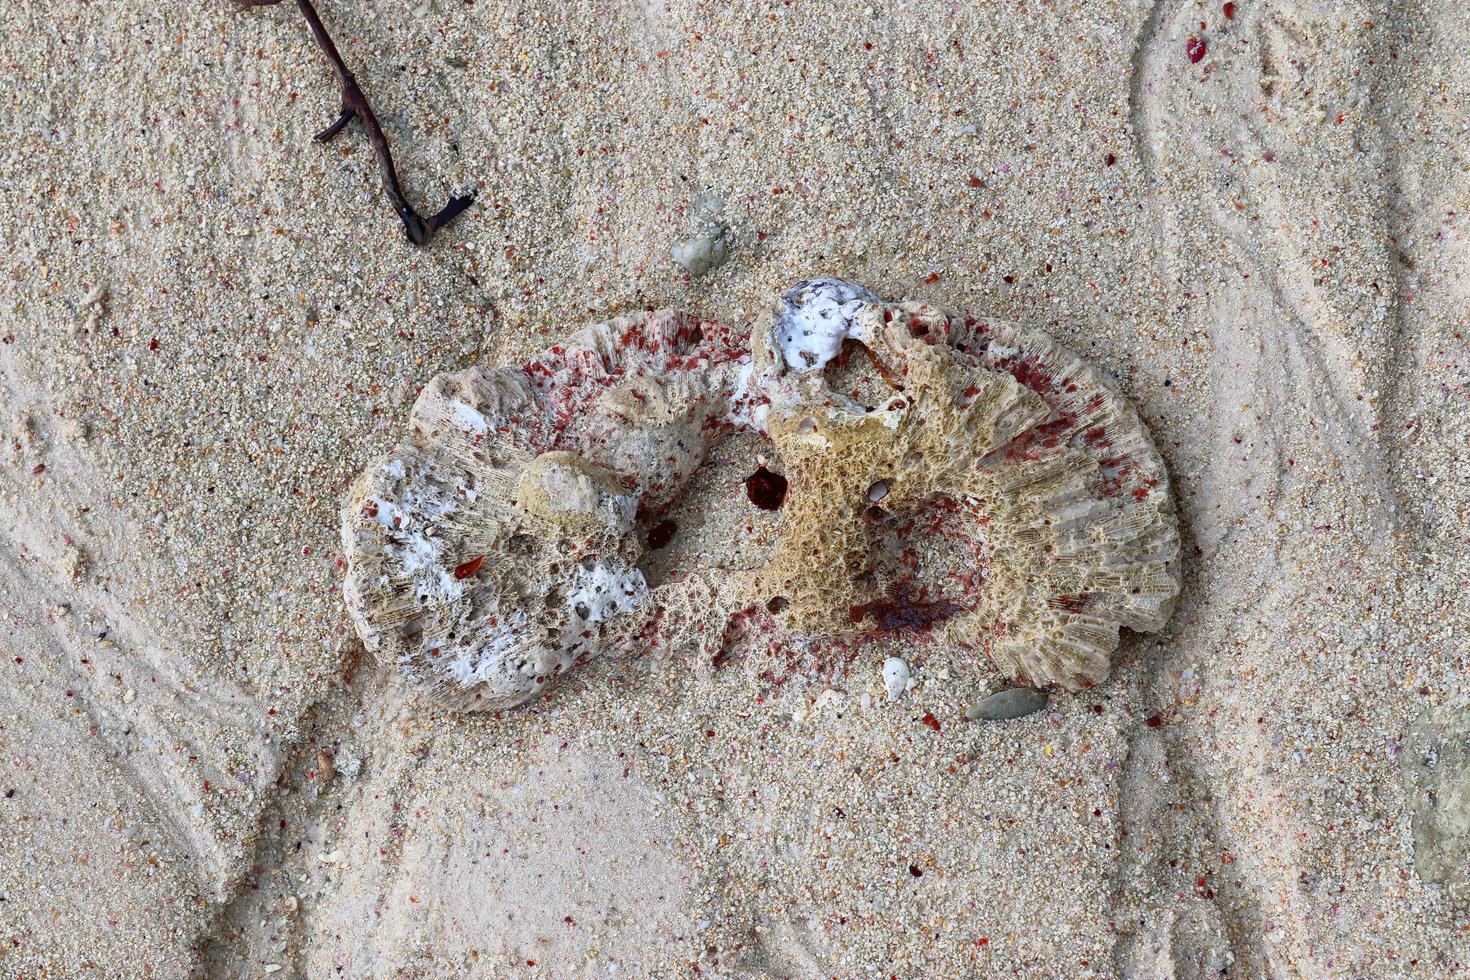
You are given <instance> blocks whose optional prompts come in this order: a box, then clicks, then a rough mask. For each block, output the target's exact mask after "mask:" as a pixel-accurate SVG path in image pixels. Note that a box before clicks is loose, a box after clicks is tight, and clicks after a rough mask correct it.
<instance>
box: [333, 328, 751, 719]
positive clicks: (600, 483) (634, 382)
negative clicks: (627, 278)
mask: <svg viewBox="0 0 1470 980" xmlns="http://www.w3.org/2000/svg"><path fill="white" fill-rule="evenodd" d="M743 346H744V345H743V343H741V344H732V343H730V338H729V336H728V334H726V333H724V332H723V331H721V330H720V328H718V327H717V326H716V325H714V324H707V323H702V322H701V321H698V320H696V319H694V318H692V317H688V316H685V315H684V314H681V313H674V312H668V311H665V312H660V313H652V314H645V315H640V316H636V317H628V318H622V319H618V320H613V321H610V322H608V323H602V324H596V325H594V326H591V327H587V328H584V329H583V330H581V331H579V332H578V333H576V334H574V335H573V336H572V337H571V338H569V339H568V340H567V341H566V342H565V343H563V344H559V345H557V346H556V347H553V348H552V349H551V350H549V351H547V352H545V353H544V354H542V355H541V356H539V357H538V358H536V359H534V360H533V361H531V362H529V363H527V364H525V365H519V366H505V367H498V368H490V369H486V368H481V367H474V368H470V369H469V370H466V371H461V372H458V373H455V374H447V375H441V376H439V377H437V378H435V379H434V381H433V382H432V383H430V384H429V385H428V386H427V387H426V388H425V390H424V392H423V394H422V395H421V396H420V397H419V399H418V402H417V403H416V404H415V406H414V410H413V414H412V417H411V418H410V420H409V427H408V436H407V438H406V439H405V440H404V442H403V443H401V444H400V445H398V446H397V447H395V448H394V449H393V450H392V451H391V452H390V453H388V454H387V455H386V456H385V457H383V458H382V459H380V460H378V461H376V462H375V463H374V464H372V465H371V466H369V467H368V469H367V471H366V472H364V473H363V475H362V476H361V477H359V478H358V480H357V481H356V483H354V485H353V487H352V490H351V492H350V494H349V497H348V500H347V503H346V505H345V507H344V509H343V529H342V535H343V544H344V549H345V552H346V554H347V556H348V571H347V579H346V582H345V583H344V586H343V591H344V595H345V597H346V600H347V608H348V612H349V614H350V615H351V617H352V620H353V623H354V625H355V626H356V628H357V630H358V632H359V634H360V635H361V636H362V638H363V641H364V644H365V645H366V646H367V648H368V649H369V650H370V651H372V652H373V653H374V654H375V655H376V656H377V657H378V658H379V659H380V660H381V661H383V662H384V663H387V664H391V665H392V666H394V667H396V668H397V669H399V670H400V671H401V672H402V673H403V674H404V675H405V676H406V677H407V678H408V679H409V681H410V682H411V683H413V684H414V685H415V686H417V687H419V688H421V689H422V690H423V691H425V692H426V693H427V694H429V695H430V696H431V697H433V698H435V699H436V700H437V701H439V702H440V703H441V704H444V705H446V706H448V707H452V708H462V709H468V710H482V709H499V708H504V707H509V706H511V705H514V704H518V703H520V702H523V701H525V700H528V699H530V698H532V697H535V696H536V695H537V694H539V693H541V692H543V691H545V690H547V689H548V688H550V687H551V686H552V685H553V684H554V683H555V681H556V680H557V679H558V678H559V677H561V676H562V675H564V674H565V673H566V672H567V671H568V670H571V669H572V668H573V667H574V666H576V665H577V664H578V663H580V662H582V661H584V660H587V659H590V658H592V657H595V656H598V655H599V654H601V653H604V652H607V651H609V650H612V649H617V648H619V647H620V646H623V645H625V644H627V643H628V642H629V641H630V640H631V639H632V638H633V637H635V636H636V635H637V631H638V630H639V629H640V628H641V627H642V626H643V625H644V624H645V622H646V614H647V612H648V609H649V607H650V604H649V601H648V600H649V596H650V590H649V588H648V585H647V583H646V582H645V580H644V578H643V574H642V572H640V571H639V570H638V567H637V564H638V560H639V558H640V556H641V545H640V543H639V539H638V534H637V531H636V520H635V519H636V517H637V515H638V513H639V510H640V508H647V509H648V510H649V512H651V513H657V512H659V510H660V509H661V508H663V507H664V506H667V504H668V503H669V502H670V501H672V500H673V499H674V498H675V497H677V495H678V494H679V493H680V492H681V491H682V488H683V485H684V483H685V482H686V481H687V480H688V478H689V476H690V475H691V474H692V473H693V471H694V470H695V468H696V467H697V466H698V465H699V463H700V461H701V460H702V459H703V456H704V452H705V450H706V448H707V445H708V441H709V439H710V438H712V433H713V432H714V431H715V430H716V429H718V428H719V426H720V425H722V424H726V423H724V422H723V421H722V420H725V419H726V418H727V417H728V416H729V414H730V413H731V411H732V409H733V408H734V407H735V406H734V405H733V404H732V401H731V397H730V393H731V391H732V390H733V388H734V386H735V379H736V377H737V375H738V374H739V373H740V371H741V368H742V364H741V361H742V354H743ZM745 362H746V365H747V366H748V359H745ZM747 373H748V367H747Z"/></svg>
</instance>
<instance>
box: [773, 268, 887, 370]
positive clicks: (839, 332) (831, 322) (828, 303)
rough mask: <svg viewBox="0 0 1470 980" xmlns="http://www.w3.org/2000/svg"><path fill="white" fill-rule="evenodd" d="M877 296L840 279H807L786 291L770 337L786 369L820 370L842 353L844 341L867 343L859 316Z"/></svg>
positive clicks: (876, 300)
mask: <svg viewBox="0 0 1470 980" xmlns="http://www.w3.org/2000/svg"><path fill="white" fill-rule="evenodd" d="M877 302H878V297H877V296H875V295H873V294H872V293H871V292H869V291H868V290H866V289H864V288H863V287H862V286H857V285H854V284H853V283H850V282H844V281H843V280H841V279H831V278H818V279H804V280H802V281H801V282H799V283H797V284H796V285H795V286H792V287H791V288H790V289H788V290H786V293H785V295H784V296H782V297H781V311H780V313H779V314H778V315H777V316H776V322H775V324H774V326H773V327H772V328H771V338H772V340H773V342H774V344H775V347H776V349H777V350H778V351H780V352H781V359H782V361H783V363H784V364H785V366H786V367H788V368H790V369H791V370H793V371H818V370H821V369H822V368H823V367H826V365H827V362H828V361H830V360H832V358H834V357H836V356H837V354H838V352H840V351H841V350H842V342H843V341H844V340H848V339H852V340H867V339H868V326H867V325H866V324H864V323H863V322H862V321H861V320H860V319H859V318H858V316H857V313H858V311H859V310H861V309H862V308H863V307H864V306H865V305H867V304H869V303H877Z"/></svg>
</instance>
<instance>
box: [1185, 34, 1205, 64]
mask: <svg viewBox="0 0 1470 980" xmlns="http://www.w3.org/2000/svg"><path fill="white" fill-rule="evenodd" d="M1208 50H1209V48H1208V46H1206V44H1205V42H1203V41H1201V40H1200V39H1199V38H1197V37H1192V38H1190V39H1189V40H1188V41H1185V42H1184V53H1185V54H1186V55H1188V56H1189V63H1190V64H1191V65H1197V64H1199V63H1200V59H1202V58H1203V57H1204V56H1205V52H1206V51H1208Z"/></svg>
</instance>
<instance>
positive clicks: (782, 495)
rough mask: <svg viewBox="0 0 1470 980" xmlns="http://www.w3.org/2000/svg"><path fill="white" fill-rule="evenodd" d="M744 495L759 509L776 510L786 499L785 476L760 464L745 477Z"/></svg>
mask: <svg viewBox="0 0 1470 980" xmlns="http://www.w3.org/2000/svg"><path fill="white" fill-rule="evenodd" d="M745 495H746V496H747V497H749V498H750V502H751V503H753V504H755V505H756V506H757V507H759V508H760V509H761V510H777V509H779V508H780V506H781V504H782V503H784V502H785V500H786V477H784V476H782V475H781V474H780V473H772V472H771V471H770V470H768V469H766V468H765V467H764V466H762V467H760V468H758V469H757V470H756V471H755V472H754V473H752V474H750V476H749V477H747V478H746V480H745Z"/></svg>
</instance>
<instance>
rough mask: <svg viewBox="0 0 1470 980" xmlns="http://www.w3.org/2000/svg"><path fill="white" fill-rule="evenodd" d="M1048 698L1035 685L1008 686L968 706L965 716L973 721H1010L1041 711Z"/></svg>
mask: <svg viewBox="0 0 1470 980" xmlns="http://www.w3.org/2000/svg"><path fill="white" fill-rule="evenodd" d="M1047 700H1048V698H1047V696H1046V692H1045V691H1038V690H1037V689H1036V688H1034V687H1008V688H1006V689H1005V690H1004V691H997V692H995V693H994V694H992V695H990V697H988V698H984V699H982V700H981V701H979V702H978V703H977V704H973V705H971V706H970V707H969V708H966V709H965V717H966V718H969V719H970V720H971V721H1010V720H1011V719H1012V718H1024V717H1025V716H1026V715H1029V714H1034V713H1035V712H1037V711H1040V710H1041V709H1042V708H1045V707H1046V703H1047Z"/></svg>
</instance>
